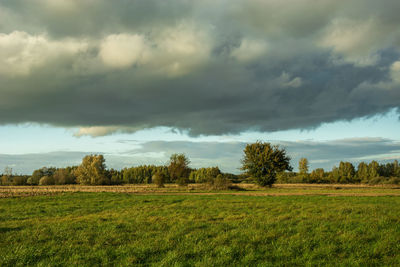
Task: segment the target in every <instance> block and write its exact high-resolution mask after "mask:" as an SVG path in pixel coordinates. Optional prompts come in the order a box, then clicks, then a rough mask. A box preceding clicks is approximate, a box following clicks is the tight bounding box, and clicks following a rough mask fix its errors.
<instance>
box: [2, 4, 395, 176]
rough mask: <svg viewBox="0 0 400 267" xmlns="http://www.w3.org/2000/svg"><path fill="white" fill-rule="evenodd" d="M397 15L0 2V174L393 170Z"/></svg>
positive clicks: (320, 7)
mask: <svg viewBox="0 0 400 267" xmlns="http://www.w3.org/2000/svg"><path fill="white" fill-rule="evenodd" d="M398 10H400V2H399V1H397V0H382V1H373V0H349V1H336V0H319V1H315V0H287V1H278V0H229V1H227V0H217V1H215V0H214V1H209V0H204V1H186V0H165V1H158V0H146V1H125V0H115V1H108V0H37V1H28V0H1V1H0V172H1V170H2V169H4V168H5V167H6V166H9V167H12V168H13V170H14V172H15V173H21V174H29V173H31V172H32V171H33V170H34V169H37V168H40V167H43V166H55V167H64V166H68V165H77V164H79V163H80V161H81V159H82V157H83V156H85V155H88V154H94V153H101V154H104V155H105V158H106V160H107V162H106V163H107V166H108V167H110V168H117V169H121V168H124V167H129V166H136V165H140V164H165V163H166V162H167V161H168V158H169V156H170V155H171V154H172V153H185V154H186V155H187V156H188V157H189V158H190V160H191V166H192V167H196V168H197V167H206V166H215V165H218V166H219V167H220V168H221V169H222V170H223V171H228V172H234V173H239V172H240V171H239V169H238V168H239V167H240V159H241V158H242V153H243V152H242V151H243V148H244V146H245V145H246V144H247V143H250V142H255V141H257V140H260V141H265V142H271V143H274V144H279V145H281V146H282V147H284V148H285V149H286V150H287V152H288V154H289V155H290V156H291V157H292V165H293V166H294V167H295V169H296V167H297V162H298V159H299V158H301V157H307V158H308V159H309V160H310V165H311V168H312V169H313V168H320V167H322V168H325V169H328V170H329V169H331V168H332V167H333V166H334V165H338V163H339V162H340V161H341V160H346V161H351V162H353V163H354V164H357V163H358V162H360V161H371V160H378V161H381V162H385V161H391V160H394V159H400V135H399V132H400V131H399V130H400V124H399V112H400V110H399V107H400V28H399V27H398V25H400V17H399V16H398Z"/></svg>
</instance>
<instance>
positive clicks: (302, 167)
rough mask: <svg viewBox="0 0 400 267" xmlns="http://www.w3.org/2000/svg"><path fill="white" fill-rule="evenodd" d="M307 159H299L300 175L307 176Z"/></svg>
mask: <svg viewBox="0 0 400 267" xmlns="http://www.w3.org/2000/svg"><path fill="white" fill-rule="evenodd" d="M308 167H309V164H308V159H306V158H301V159H300V160H299V173H300V174H308Z"/></svg>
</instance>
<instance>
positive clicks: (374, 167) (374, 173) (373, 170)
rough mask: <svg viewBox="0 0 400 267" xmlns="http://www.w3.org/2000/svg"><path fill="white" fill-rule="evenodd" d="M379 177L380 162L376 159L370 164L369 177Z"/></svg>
mask: <svg viewBox="0 0 400 267" xmlns="http://www.w3.org/2000/svg"><path fill="white" fill-rule="evenodd" d="M377 177H379V163H378V162H376V161H375V160H373V161H371V162H370V163H369V164H368V178H369V180H370V179H373V178H377Z"/></svg>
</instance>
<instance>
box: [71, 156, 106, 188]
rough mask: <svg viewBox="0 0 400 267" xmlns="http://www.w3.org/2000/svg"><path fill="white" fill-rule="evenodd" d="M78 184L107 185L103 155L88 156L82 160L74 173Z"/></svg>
mask: <svg viewBox="0 0 400 267" xmlns="http://www.w3.org/2000/svg"><path fill="white" fill-rule="evenodd" d="M74 174H75V176H76V180H77V182H78V183H79V184H85V185H101V184H109V183H110V181H109V179H108V177H107V176H106V165H105V159H104V157H103V155H89V156H86V157H84V158H83V160H82V163H81V165H79V166H78V168H76V170H75V172H74Z"/></svg>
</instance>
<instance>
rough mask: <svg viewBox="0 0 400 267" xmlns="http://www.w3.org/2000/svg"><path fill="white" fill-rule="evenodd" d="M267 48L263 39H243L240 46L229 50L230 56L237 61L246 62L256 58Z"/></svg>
mask: <svg viewBox="0 0 400 267" xmlns="http://www.w3.org/2000/svg"><path fill="white" fill-rule="evenodd" d="M266 50H267V44H266V42H264V41H258V40H250V39H243V40H242V42H241V44H240V46H239V47H237V48H236V49H234V50H233V51H232V52H231V56H232V57H234V58H236V59H237V60H238V61H242V62H248V61H252V60H254V59H257V58H258V57H260V56H261V55H263V54H264V53H265V52H266Z"/></svg>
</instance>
